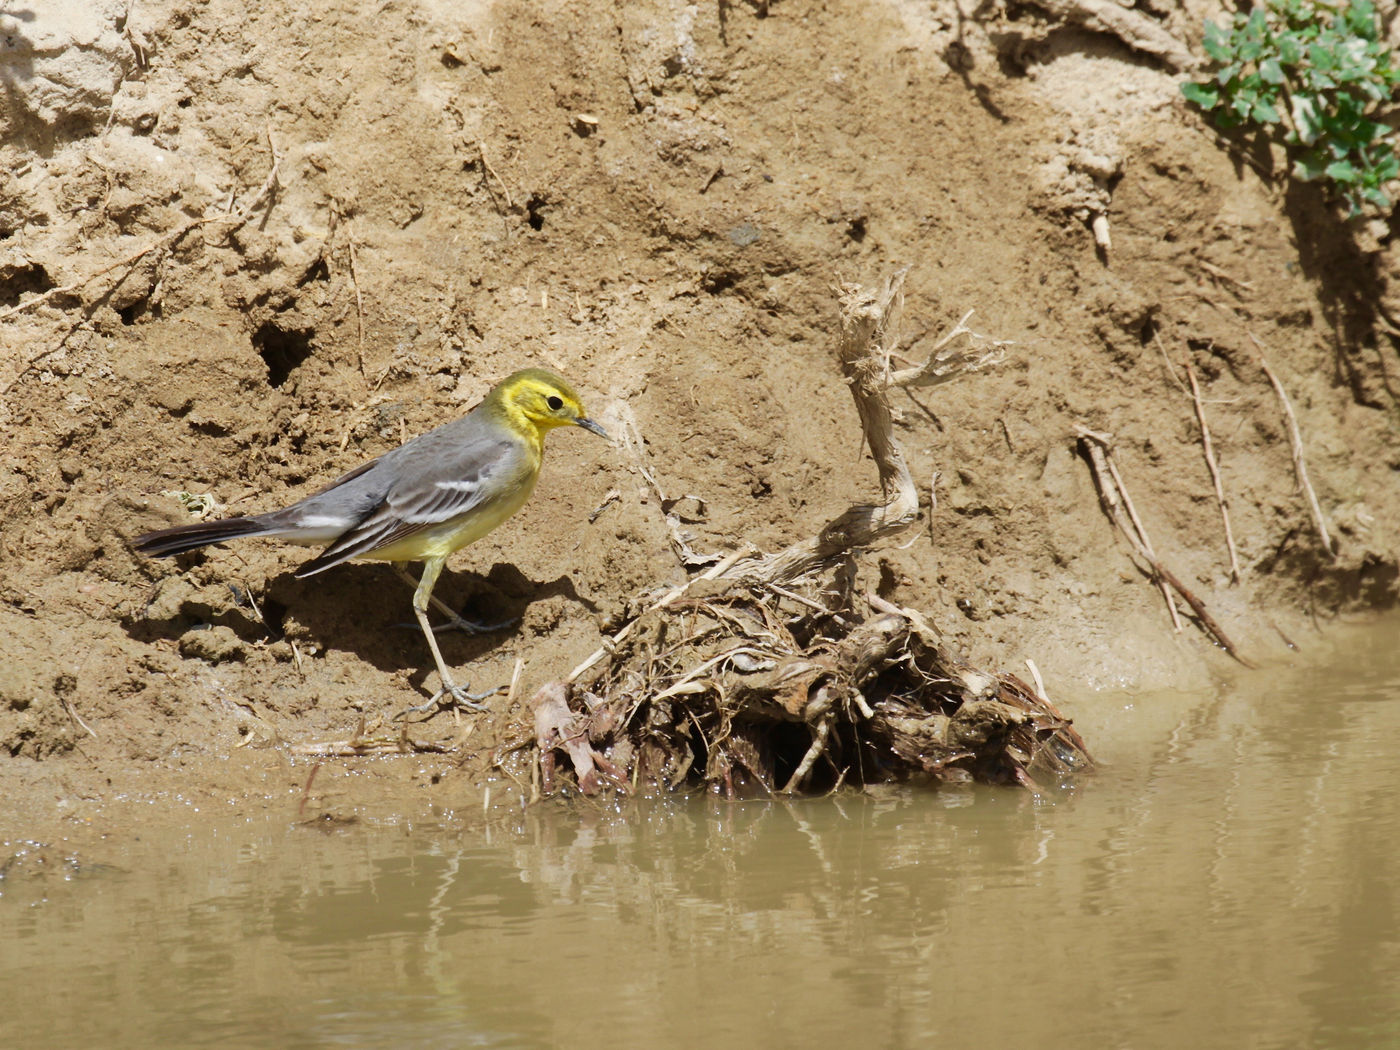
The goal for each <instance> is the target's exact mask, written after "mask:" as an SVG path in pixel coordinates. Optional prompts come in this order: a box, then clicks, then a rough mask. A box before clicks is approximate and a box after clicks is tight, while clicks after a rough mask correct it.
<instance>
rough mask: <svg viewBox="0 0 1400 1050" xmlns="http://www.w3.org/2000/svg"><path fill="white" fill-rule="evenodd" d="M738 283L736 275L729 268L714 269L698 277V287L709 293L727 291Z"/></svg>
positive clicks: (716, 293) (715, 293)
mask: <svg viewBox="0 0 1400 1050" xmlns="http://www.w3.org/2000/svg"><path fill="white" fill-rule="evenodd" d="M738 283H739V278H738V275H737V274H735V273H733V272H732V271H730V270H716V271H714V272H712V273H707V274H705V276H704V277H702V278H701V279H700V287H701V288H703V289H705V291H707V292H709V293H710V294H711V295H719V294H720V293H721V292H727V291H728V290H729V289H731V288H733V287H734V286H735V285H736V284H738Z"/></svg>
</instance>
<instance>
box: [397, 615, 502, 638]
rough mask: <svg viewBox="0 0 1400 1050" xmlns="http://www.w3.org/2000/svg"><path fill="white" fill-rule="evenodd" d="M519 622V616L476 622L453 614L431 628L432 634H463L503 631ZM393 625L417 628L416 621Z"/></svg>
mask: <svg viewBox="0 0 1400 1050" xmlns="http://www.w3.org/2000/svg"><path fill="white" fill-rule="evenodd" d="M519 622H520V617H518V616H516V617H514V618H512V619H509V620H502V621H501V622H500V623H477V622H476V621H475V620H468V619H465V618H464V617H461V616H453V617H452V619H450V620H448V621H447V622H446V623H440V624H438V625H437V626H436V627H434V628H433V633H434V634H442V633H443V632H444V631H461V632H462V633H463V634H490V633H491V632H492V631H504V630H505V629H506V628H507V627H514V626H515V625H516V624H518V623H519ZM394 626H395V627H405V628H411V629H413V630H415V631H416V630H418V629H419V627H418V625H417V624H416V623H396V624H394Z"/></svg>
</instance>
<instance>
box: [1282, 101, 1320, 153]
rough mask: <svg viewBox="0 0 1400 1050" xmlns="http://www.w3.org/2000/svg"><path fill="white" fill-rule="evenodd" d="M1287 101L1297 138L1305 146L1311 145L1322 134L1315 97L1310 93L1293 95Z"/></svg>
mask: <svg viewBox="0 0 1400 1050" xmlns="http://www.w3.org/2000/svg"><path fill="white" fill-rule="evenodd" d="M1289 102H1290V103H1291V105H1290V109H1291V110H1292V113H1293V126H1294V127H1295V128H1297V129H1298V138H1299V140H1300V141H1302V143H1303V144H1304V145H1305V146H1311V145H1312V144H1313V143H1314V142H1316V141H1317V138H1318V136H1319V135H1321V134H1322V121H1321V119H1320V118H1319V116H1318V112H1317V99H1315V98H1314V97H1313V96H1311V95H1294V96H1293V97H1292V98H1291V99H1289Z"/></svg>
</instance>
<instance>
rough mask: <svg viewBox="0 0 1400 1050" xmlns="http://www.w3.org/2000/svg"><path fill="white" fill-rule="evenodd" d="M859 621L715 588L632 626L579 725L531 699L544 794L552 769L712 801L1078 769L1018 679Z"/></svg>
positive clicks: (1083, 754) (908, 629)
mask: <svg viewBox="0 0 1400 1050" xmlns="http://www.w3.org/2000/svg"><path fill="white" fill-rule="evenodd" d="M866 605H867V609H866V615H865V617H863V618H862V619H861V622H859V623H857V624H856V625H855V626H854V627H851V628H850V629H849V630H844V629H841V628H839V627H838V626H837V624H838V621H837V619H836V618H835V617H834V616H833V615H831V614H830V613H815V612H813V611H812V610H811V609H810V608H809V607H808V604H807V603H806V602H805V601H804V602H800V603H799V602H793V601H791V600H790V599H789V598H786V597H783V596H780V595H778V594H777V593H775V592H774V591H773V590H771V589H770V588H768V587H766V586H764V585H763V584H761V583H746V582H744V581H742V580H714V581H712V582H711V583H710V584H709V586H708V587H706V588H704V589H703V590H701V592H700V593H696V592H695V590H692V592H691V593H690V594H688V595H687V596H686V597H684V598H682V599H680V600H678V601H676V602H673V603H672V604H671V605H669V606H667V607H666V608H663V609H653V610H651V611H649V612H647V613H646V614H644V615H643V616H642V617H641V618H639V620H637V621H635V623H636V627H635V629H634V630H632V631H631V632H629V634H628V635H627V637H626V638H625V639H624V640H623V643H622V644H621V645H619V646H618V647H617V649H616V650H615V651H614V652H613V653H611V654H610V657H609V659H608V660H607V662H606V665H605V666H604V667H602V668H601V669H600V670H599V671H598V672H597V673H596V675H595V677H593V679H592V680H591V681H590V682H589V683H588V686H587V688H583V689H580V690H578V691H577V692H576V694H575V695H576V697H577V699H578V701H579V702H578V703H577V704H576V705H575V706H576V707H577V708H579V710H577V711H576V710H574V709H571V708H570V706H569V705H568V702H567V695H568V694H567V688H568V687H567V686H565V684H564V683H562V682H552V683H550V684H549V685H546V686H545V687H543V688H542V689H541V690H540V691H539V693H538V694H536V697H535V701H534V707H535V721H536V738H535V739H536V744H537V746H538V748H539V753H540V756H541V764H542V767H543V770H544V792H545V793H546V794H548V793H549V792H550V790H551V789H552V788H553V787H554V785H555V779H556V776H557V768H556V767H557V756H558V755H559V754H560V753H563V754H564V755H565V756H567V758H568V759H569V761H570V763H571V764H572V766H573V769H574V772H575V775H576V778H577V784H578V786H579V789H580V790H581V791H583V792H584V793H585V794H592V793H594V792H596V791H597V790H599V789H600V788H601V787H602V786H603V784H604V781H605V780H606V781H608V782H610V783H611V784H613V785H615V786H628V785H644V786H645V787H646V788H647V789H660V790H670V789H677V788H681V787H685V786H690V787H706V788H710V789H713V790H717V791H721V792H723V793H724V794H725V795H727V796H735V795H752V794H758V795H774V794H778V793H780V792H783V793H791V792H799V791H825V790H830V789H832V788H834V787H837V786H839V785H841V784H843V783H857V784H868V783H875V782H886V781H923V782H952V781H966V780H974V779H975V780H978V781H982V782H986V783H997V784H1020V785H1025V786H1032V785H1034V783H1035V778H1037V777H1051V778H1058V777H1060V776H1062V775H1064V774H1067V773H1072V772H1077V771H1082V770H1085V769H1087V768H1088V767H1089V766H1090V764H1091V762H1090V759H1089V756H1088V753H1087V750H1086V749H1085V746H1084V742H1083V741H1082V740H1081V739H1080V738H1079V736H1078V734H1077V733H1075V731H1074V729H1073V728H1072V727H1071V726H1070V724H1069V722H1068V721H1067V720H1066V719H1064V718H1063V717H1062V716H1061V715H1060V714H1059V712H1058V711H1056V710H1055V708H1054V707H1053V706H1052V705H1051V704H1050V703H1049V702H1047V701H1044V700H1041V699H1039V698H1038V697H1037V696H1036V695H1035V693H1034V691H1033V690H1032V689H1031V688H1030V687H1028V686H1026V685H1025V684H1024V683H1022V682H1021V681H1020V680H1019V679H1017V678H1015V677H1014V676H1012V675H992V674H986V673H984V672H981V671H978V670H975V669H974V668H972V667H970V666H968V665H967V664H965V663H964V662H963V661H961V660H960V659H959V658H958V657H956V656H955V655H953V654H952V653H951V652H950V651H949V650H948V649H947V648H946V647H944V646H943V645H941V644H940V643H939V641H938V638H937V636H936V634H935V632H934V630H933V628H931V627H930V626H929V625H928V624H927V623H926V622H925V621H924V620H923V618H922V617H921V616H920V615H919V614H918V613H917V612H915V611H913V610H909V609H901V608H899V607H897V606H893V605H890V604H889V603H886V602H881V601H880V600H879V599H876V598H873V597H871V598H867V602H866ZM882 610H883V611H882ZM850 618H851V619H855V617H850ZM843 619H844V618H843Z"/></svg>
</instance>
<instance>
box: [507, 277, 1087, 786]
mask: <svg viewBox="0 0 1400 1050" xmlns="http://www.w3.org/2000/svg"><path fill="white" fill-rule="evenodd" d="M903 276H904V275H903V273H902V272H901V273H899V274H897V275H896V276H895V277H894V278H892V279H891V280H889V281H888V282H886V284H885V286H884V287H883V289H881V290H879V291H873V290H867V289H862V288H855V287H847V288H845V289H843V295H842V297H841V334H840V345H839V352H840V361H841V367H842V371H843V372H844V374H845V377H846V380H847V382H848V383H849V385H850V389H851V393H852V396H853V397H854V399H855V402H856V408H857V411H858V412H859V415H860V420H861V425H862V429H863V431H864V435H865V439H866V441H867V443H868V444H869V446H870V449H871V454H872V456H873V458H874V459H875V463H876V466H877V468H878V470H879V481H880V487H881V490H882V492H883V493H884V494H885V502H884V503H882V504H858V505H856V506H853V507H851V508H850V509H848V510H847V511H846V512H845V513H843V514H842V515H840V516H839V517H838V518H836V519H835V520H834V521H832V522H830V523H828V524H827V525H826V527H825V528H823V529H822V530H821V531H820V532H819V533H818V534H817V535H816V536H814V537H813V538H811V539H808V540H804V541H801V542H799V543H796V544H793V545H792V546H791V547H789V548H787V549H786V550H784V551H779V552H777V553H776V554H772V555H769V556H758V555H755V554H753V553H752V552H750V551H742V550H741V551H736V552H734V553H733V554H731V555H729V556H727V557H725V558H724V559H723V560H721V561H720V562H719V563H718V564H716V565H713V566H710V567H709V568H708V569H706V570H705V572H704V573H702V574H701V575H699V576H696V577H694V578H693V579H691V580H690V581H689V582H687V583H686V584H684V585H683V586H680V587H676V588H674V589H672V590H671V591H670V592H668V593H667V594H666V595H665V596H664V597H662V598H661V599H660V600H659V601H656V602H653V603H652V604H651V605H649V606H647V607H646V608H645V609H644V610H643V611H642V612H641V613H640V614H639V615H637V616H636V617H635V618H633V619H631V620H629V621H628V622H627V623H626V624H624V625H623V627H622V628H621V630H619V631H618V632H617V633H615V634H614V635H613V636H612V637H611V638H610V639H608V642H607V644H605V645H604V646H603V647H602V648H600V649H599V650H598V651H597V652H596V653H594V654H593V655H592V656H591V657H589V658H588V659H587V660H585V661H584V662H583V663H582V664H580V665H579V666H578V667H577V668H576V669H575V670H574V672H573V673H572V674H571V675H570V676H569V678H568V679H567V680H566V681H564V682H551V683H549V684H548V685H546V686H544V687H543V688H542V689H540V691H539V692H538V693H537V694H536V696H535V698H534V701H533V704H532V708H533V712H534V721H535V725H534V735H533V744H534V751H535V753H536V754H537V756H538V759H539V767H538V768H539V772H540V779H541V786H542V790H543V793H545V794H548V793H549V792H550V791H552V790H554V789H555V787H556V784H557V782H558V778H559V765H560V763H559V757H560V756H561V755H562V756H564V757H565V758H567V760H568V762H569V763H570V765H571V766H572V768H573V772H574V776H575V782H576V783H577V785H578V787H579V789H580V790H581V791H582V792H583V793H585V794H592V793H594V792H597V791H599V790H601V789H602V788H603V787H604V786H606V785H611V786H613V787H614V788H617V789H632V790H637V789H646V790H671V789H678V788H683V787H690V788H702V787H703V788H706V789H710V790H715V791H720V792H723V793H724V794H726V795H728V796H736V795H747V794H759V795H774V794H778V793H790V792H800V791H826V790H832V789H834V788H836V787H838V786H840V785H842V784H845V783H857V784H868V783H875V782H885V781H910V780H913V781H924V782H948V781H961V780H971V779H976V780H979V781H984V782H989V783H1003V784H1020V785H1026V786H1029V785H1032V784H1034V783H1035V780H1034V778H1035V777H1037V776H1044V777H1059V776H1062V775H1064V774H1067V773H1072V772H1076V771H1082V770H1086V769H1088V768H1089V767H1090V766H1091V760H1090V758H1089V756H1088V753H1087V751H1086V749H1085V747H1084V742H1083V741H1082V740H1081V739H1080V738H1079V736H1078V734H1077V733H1075V731H1074V729H1073V728H1072V727H1071V726H1070V724H1069V722H1068V721H1067V720H1066V719H1065V718H1063V717H1062V716H1061V715H1060V713H1059V712H1058V711H1056V710H1055V708H1054V707H1053V705H1051V704H1050V703H1049V702H1048V701H1047V700H1044V699H1041V698H1040V697H1038V696H1037V694H1036V693H1035V692H1034V691H1033V690H1032V689H1031V688H1029V687H1028V686H1026V685H1025V684H1024V683H1022V682H1021V681H1020V680H1019V679H1017V678H1015V677H1013V676H1011V675H993V674H986V673H984V672H981V671H978V670H975V669H974V668H972V667H970V666H968V665H967V664H966V663H964V662H963V661H962V660H961V659H959V658H958V657H957V656H956V655H955V654H953V653H952V652H951V651H950V650H948V649H947V648H946V647H945V646H943V645H942V644H940V642H939V639H938V636H937V632H936V631H935V630H934V628H932V627H931V626H930V625H929V624H928V623H927V622H926V621H925V620H924V618H923V617H922V616H921V615H920V614H919V613H918V612H917V611H915V610H912V609H906V608H902V607H899V606H896V605H893V604H891V603H889V602H886V601H883V600H881V599H879V598H876V597H874V596H870V595H867V596H866V597H865V598H864V600H862V601H857V600H855V599H854V598H853V597H852V594H851V590H852V588H851V586H850V581H851V580H852V579H853V578H854V572H853V568H854V559H855V557H856V555H857V553H858V552H859V551H860V550H861V549H862V548H864V547H867V546H869V545H871V544H873V543H875V542H877V541H879V540H883V539H886V538H888V537H890V536H892V535H894V534H896V533H898V532H900V531H902V530H904V529H906V528H908V527H909V525H910V524H912V523H913V522H914V521H915V520H916V519H917V517H918V494H917V491H916V489H915V486H914V482H913V479H912V477H911V476H910V473H909V469H908V467H907V465H906V463H905V460H904V456H903V453H902V451H901V449H900V447H899V444H898V442H897V441H896V440H895V438H894V433H893V426H892V422H891V416H890V410H889V405H888V402H887V392H888V390H889V389H890V387H891V385H892V379H894V378H896V377H892V376H891V374H890V371H889V367H888V362H889V359H890V355H891V353H892V351H893V348H894V342H895V331H894V329H895V318H896V317H897V314H898V311H899V307H900V304H901V302H902V296H901V285H902V281H903ZM964 320H966V319H965V318H964ZM963 330H964V331H965V329H963ZM940 362H941V364H942V365H943V366H944V370H945V371H948V370H952V369H956V368H957V367H959V362H955V361H953V360H952V359H940ZM985 363H986V362H985V361H983V360H982V357H981V356H979V355H971V356H969V357H967V359H966V361H963V362H961V367H963V368H964V369H965V370H967V371H972V370H976V369H977V368H979V367H982V366H983V365H985ZM919 371H920V372H921V375H922V373H923V372H924V371H927V370H919ZM899 378H900V379H901V380H902V381H904V382H907V381H908V380H909V377H899ZM946 378H950V376H945V375H944V374H943V372H942V371H940V372H939V376H938V379H937V381H938V382H943V381H945V379H946ZM515 753H516V754H521V753H528V749H525V748H522V749H519V750H517V751H516V752H515Z"/></svg>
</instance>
